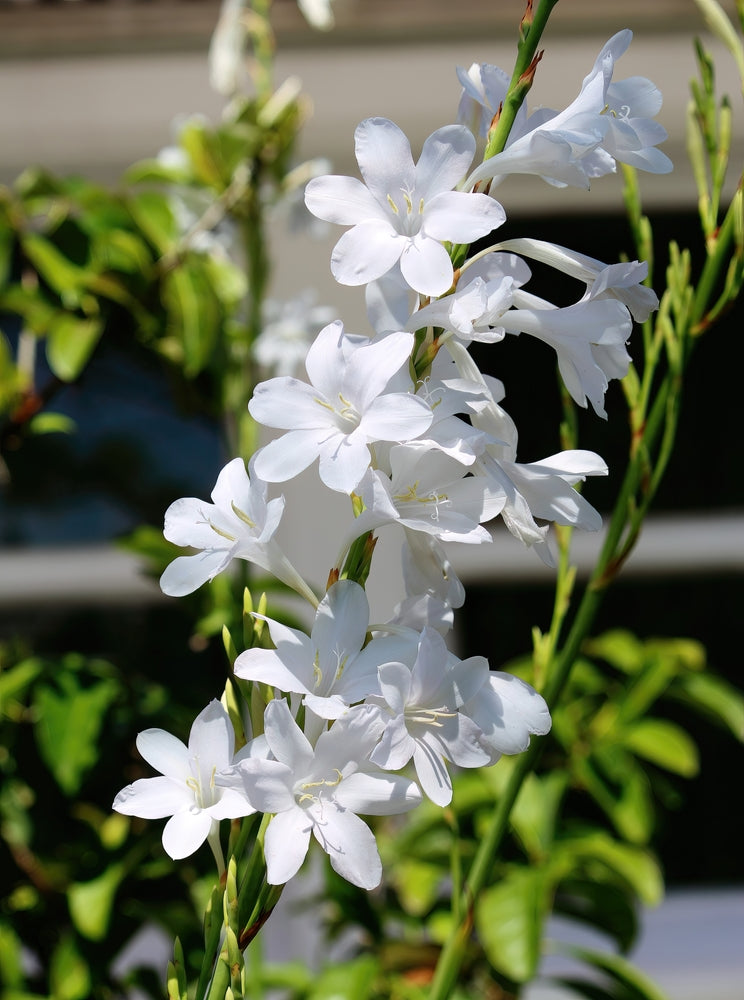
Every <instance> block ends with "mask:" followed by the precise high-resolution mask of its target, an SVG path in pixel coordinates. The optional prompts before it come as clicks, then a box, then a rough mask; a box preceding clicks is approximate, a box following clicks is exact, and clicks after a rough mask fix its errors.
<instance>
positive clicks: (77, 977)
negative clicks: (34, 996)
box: [49, 937, 91, 1000]
mask: <svg viewBox="0 0 744 1000" xmlns="http://www.w3.org/2000/svg"><path fill="white" fill-rule="evenodd" d="M49 981H50V986H51V993H52V998H53V1000H87V998H88V997H89V996H90V988H91V977H90V969H89V968H88V965H87V963H86V961H85V959H84V958H83V957H82V955H81V954H80V953H79V952H78V950H77V948H76V947H75V942H74V940H73V939H72V937H63V938H62V940H61V941H60V943H59V944H58V945H57V947H56V948H55V950H54V954H53V955H52V961H51V967H50V970H49Z"/></svg>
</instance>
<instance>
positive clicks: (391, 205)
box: [387, 195, 400, 215]
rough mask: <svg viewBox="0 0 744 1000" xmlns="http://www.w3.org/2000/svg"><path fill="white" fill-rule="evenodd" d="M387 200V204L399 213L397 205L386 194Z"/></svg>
mask: <svg viewBox="0 0 744 1000" xmlns="http://www.w3.org/2000/svg"><path fill="white" fill-rule="evenodd" d="M387 200H388V205H390V207H391V208H392V210H393V211H394V212H395V214H396V215H400V212H399V211H398V206H397V205H396V204H395V202H394V201H393V199H392V198H391V196H390V195H388V196H387Z"/></svg>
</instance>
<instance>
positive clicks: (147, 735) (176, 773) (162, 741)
mask: <svg viewBox="0 0 744 1000" xmlns="http://www.w3.org/2000/svg"><path fill="white" fill-rule="evenodd" d="M137 749H138V750H139V752H140V754H141V755H142V757H143V758H144V759H145V760H146V761H147V763H148V764H149V765H150V766H151V767H154V768H155V770H156V771H159V772H160V773H161V774H164V775H166V776H167V777H169V778H175V779H176V780H177V781H181V780H183V781H185V780H186V778H187V777H188V776H189V774H190V769H189V751H188V748H187V747H186V746H185V744H183V743H182V742H181V740H179V739H177V738H176V737H175V736H172V735H171V734H170V733H167V732H166V731H165V730H164V729H145V730H144V731H143V732H141V733H139V734H138V735H137Z"/></svg>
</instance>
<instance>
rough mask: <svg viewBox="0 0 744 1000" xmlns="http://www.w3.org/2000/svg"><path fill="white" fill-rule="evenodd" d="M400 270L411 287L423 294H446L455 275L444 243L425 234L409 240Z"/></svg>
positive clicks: (401, 259)
mask: <svg viewBox="0 0 744 1000" xmlns="http://www.w3.org/2000/svg"><path fill="white" fill-rule="evenodd" d="M400 270H401V273H402V274H403V277H404V278H405V279H406V281H407V282H408V284H409V285H410V286H411V288H413V289H415V291H417V292H421V294H422V295H444V293H445V292H446V291H447V290H448V289H449V288H450V287H451V285H452V280H453V277H454V272H453V270H452V261H451V260H450V257H449V254H448V253H447V251H446V250H445V249H444V247H443V246H442V244H441V243H438V242H437V241H436V240H433V239H429V238H427V237H426V236H425V235H423V234H419V236H418V237H416V238H415V239H412V240H409V241H408V243H407V246H406V247H405V249H404V251H403V253H402V255H401V258H400Z"/></svg>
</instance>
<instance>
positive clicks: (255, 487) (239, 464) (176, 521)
mask: <svg viewBox="0 0 744 1000" xmlns="http://www.w3.org/2000/svg"><path fill="white" fill-rule="evenodd" d="M250 472H251V474H250V477H249V476H248V474H247V473H246V471H245V465H244V463H243V460H242V458H234V459H233V460H232V461H231V462H228V464H227V465H226V466H225V467H224V469H222V471H221V472H220V474H219V476H218V477H217V483H216V484H215V487H214V489H213V490H212V501H213V502H212V503H208V502H207V501H205V500H198V499H197V498H196V497H184V498H182V499H181V500H175V501H174V502H173V503H172V504H171V505H170V507H169V508H168V510H167V511H166V512H165V527H164V529H163V534H164V535H165V537H166V538H167V539H168V541H169V542H174V543H175V544H176V545H188V546H191V547H193V548H195V549H200V550H201V551H200V552H198V553H196V554H195V555H190V556H178V557H177V558H176V559H174V560H173V562H172V563H171V564H170V565H169V566H167V567H166V569H165V572H164V573H163V575H162V576H161V577H160V587H161V589H162V591H163V593H164V594H168V596H169V597H183V596H185V595H186V594H191V593H193V591H195V590H196V589H197V588H198V587H201V585H202V584H203V583H206V582H207V580H212V579H214V577H215V576H217V574H218V573H221V572H222V571H223V570H224V569H226V568H227V567H228V566H229V565H230V563H231V562H232V560H233V559H245V560H247V561H248V562H252V563H255V564H256V565H257V566H260V567H261V568H262V569H265V570H268V572H270V573H273V575H274V576H276V577H277V579H279V580H281V581H282V582H283V583H286V584H287V586H289V587H291V588H292V589H293V590H296V591H297V593H299V594H302V596H303V597H306V598H307V599H308V600H309V601H310V603H311V604H312V605H313V606H315V605H317V603H318V600H317V598H316V597H315V595H314V594H313V592H312V591H311V590H310V588H309V587H308V586H307V584H306V583H305V581H304V580H303V579H302V577H300V575H299V574H298V573H297V571H296V570H295V569H294V567H293V566H292V565H291V563H290V562H289V561H288V560H287V558H286V556H285V555H284V553H283V552H282V551H281V549H280V548H279V545H278V543H277V542H276V541H275V539H274V533H275V532H276V529H277V528H278V527H279V522H280V520H281V517H282V513H283V511H284V497H278V498H276V499H275V500H267V486H266V483H265V482H263V481H262V480H261V479H260V478H259V477H258V476H257V475H256V473H255V469H254V461H253V460H252V461H251V464H250Z"/></svg>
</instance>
